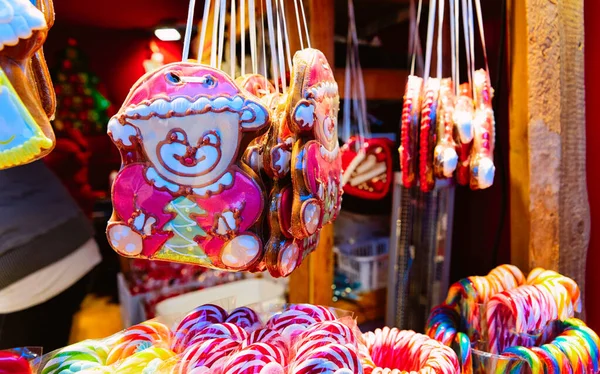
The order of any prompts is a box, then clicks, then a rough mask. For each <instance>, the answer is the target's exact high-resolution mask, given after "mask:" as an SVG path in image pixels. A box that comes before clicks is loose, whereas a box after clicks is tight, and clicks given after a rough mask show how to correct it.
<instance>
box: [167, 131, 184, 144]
mask: <svg viewBox="0 0 600 374" xmlns="http://www.w3.org/2000/svg"><path fill="white" fill-rule="evenodd" d="M169 139H171V141H172V142H178V143H183V142H185V134H184V133H183V132H181V131H171V135H169Z"/></svg>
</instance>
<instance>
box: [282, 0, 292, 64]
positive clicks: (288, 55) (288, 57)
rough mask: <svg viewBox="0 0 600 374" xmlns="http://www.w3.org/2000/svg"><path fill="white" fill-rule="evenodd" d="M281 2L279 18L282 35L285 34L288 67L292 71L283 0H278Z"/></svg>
mask: <svg viewBox="0 0 600 374" xmlns="http://www.w3.org/2000/svg"><path fill="white" fill-rule="evenodd" d="M280 3H281V7H280V10H281V19H282V20H283V35H284V36H285V52H286V57H287V63H288V69H289V71H290V72H291V71H292V54H291V53H290V35H289V33H288V28H287V21H286V18H287V17H286V13H285V2H284V0H280Z"/></svg>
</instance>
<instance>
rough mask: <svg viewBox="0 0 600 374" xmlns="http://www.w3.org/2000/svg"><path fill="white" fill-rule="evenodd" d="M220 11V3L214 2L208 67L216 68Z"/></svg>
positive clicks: (216, 0)
mask: <svg viewBox="0 0 600 374" xmlns="http://www.w3.org/2000/svg"><path fill="white" fill-rule="evenodd" d="M220 11H221V1H220V0H215V14H214V16H213V33H212V44H211V46H210V66H211V67H213V68H216V67H217V40H218V39H217V36H218V31H219V12H220Z"/></svg>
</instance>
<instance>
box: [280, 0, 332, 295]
mask: <svg viewBox="0 0 600 374" xmlns="http://www.w3.org/2000/svg"><path fill="white" fill-rule="evenodd" d="M309 3H310V5H309V7H308V9H305V10H306V11H308V14H307V17H309V18H310V21H309V31H310V38H311V43H312V47H313V48H317V49H319V50H321V51H322V52H323V53H324V54H325V57H327V60H328V61H329V64H330V65H331V67H332V68H333V66H334V60H333V58H334V42H333V37H334V22H335V13H334V0H310V1H309ZM333 236H334V230H333V225H331V224H330V225H328V226H325V227H324V228H323V229H322V230H321V239H320V241H319V246H318V247H317V249H316V250H315V252H314V253H312V254H311V255H310V256H308V258H307V259H306V260H305V261H304V263H303V264H302V266H300V267H299V268H298V269H296V271H294V272H293V273H292V275H291V277H290V293H289V300H290V302H291V303H307V302H308V303H311V304H317V305H329V304H331V298H332V290H331V285H332V284H333Z"/></svg>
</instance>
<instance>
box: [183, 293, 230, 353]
mask: <svg viewBox="0 0 600 374" xmlns="http://www.w3.org/2000/svg"><path fill="white" fill-rule="evenodd" d="M226 319H227V312H226V311H225V309H223V308H221V307H220V306H218V305H214V304H204V305H200V306H199V307H197V308H196V309H194V310H192V311H191V312H189V313H188V314H187V315H186V316H185V317H184V318H183V319H182V320H181V322H180V323H179V325H178V326H177V328H176V329H175V337H174V341H173V350H174V351H175V352H178V353H179V352H182V351H183V349H185V347H186V346H187V345H188V343H189V341H190V340H191V339H192V338H194V336H196V334H197V333H198V332H200V331H201V330H203V329H204V328H205V327H207V326H209V325H211V324H213V323H222V322H225V320H226Z"/></svg>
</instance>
